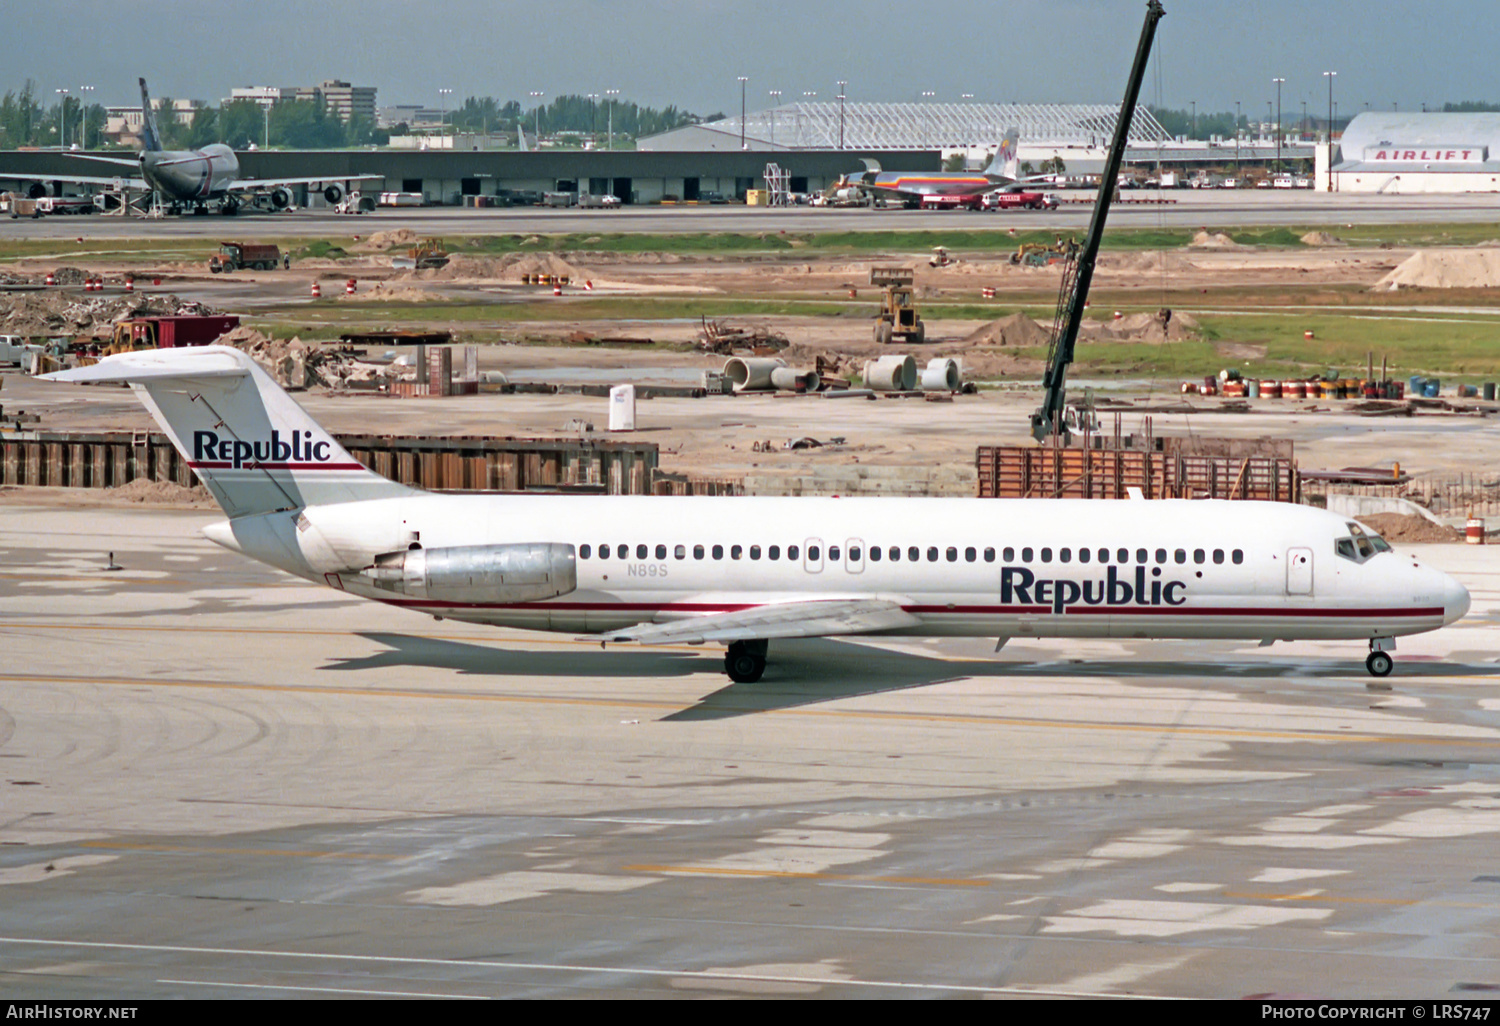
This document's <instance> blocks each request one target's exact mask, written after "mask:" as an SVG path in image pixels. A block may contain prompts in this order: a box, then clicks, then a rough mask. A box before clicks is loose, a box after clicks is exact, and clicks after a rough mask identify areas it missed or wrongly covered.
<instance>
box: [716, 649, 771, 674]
mask: <svg viewBox="0 0 1500 1026" xmlns="http://www.w3.org/2000/svg"><path fill="white" fill-rule="evenodd" d="M768 647H769V644H768V643H767V642H765V641H733V642H730V644H729V648H728V649H727V650H726V651H725V652H724V672H725V673H727V674H728V675H729V679H730V680H732V681H734V682H735V683H736V684H754V683H755V682H756V681H758V680H760V677H761V674H763V673H765V672H766V649H767V648H768Z"/></svg>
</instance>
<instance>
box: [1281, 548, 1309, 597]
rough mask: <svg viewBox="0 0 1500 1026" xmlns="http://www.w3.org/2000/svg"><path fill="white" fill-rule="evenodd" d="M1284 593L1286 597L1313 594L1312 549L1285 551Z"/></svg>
mask: <svg viewBox="0 0 1500 1026" xmlns="http://www.w3.org/2000/svg"><path fill="white" fill-rule="evenodd" d="M1286 593H1287V594H1288V595H1311V594H1312V593H1313V552H1312V549H1287V550H1286Z"/></svg>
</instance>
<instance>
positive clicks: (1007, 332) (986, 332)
mask: <svg viewBox="0 0 1500 1026" xmlns="http://www.w3.org/2000/svg"><path fill="white" fill-rule="evenodd" d="M1050 334H1051V333H1050V331H1049V330H1048V329H1047V328H1046V327H1044V326H1043V325H1041V324H1039V323H1037V322H1036V321H1035V320H1033V319H1032V318H1030V317H1027V316H1026V315H1025V314H1023V313H1016V314H1011V315H1010V316H1009V317H1002V318H1001V319H1000V320H998V321H991V322H990V323H988V324H986V325H984V326H983V327H981V328H980V329H979V330H977V331H974V332H972V333H970V334H969V335H967V336H966V337H965V338H964V339H963V340H962V341H961V342H960V345H962V346H964V347H966V348H968V347H972V346H1017V347H1022V348H1029V347H1031V346H1044V345H1046V344H1047V339H1048V337H1049V336H1050Z"/></svg>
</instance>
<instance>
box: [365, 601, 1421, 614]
mask: <svg viewBox="0 0 1500 1026" xmlns="http://www.w3.org/2000/svg"><path fill="white" fill-rule="evenodd" d="M375 597H376V598H379V599H380V601H382V602H386V603H389V604H390V605H395V606H420V607H422V608H424V609H426V608H433V609H516V610H534V611H536V612H546V611H547V610H568V611H582V612H590V611H595V612H612V611H618V612H632V613H657V612H670V613H735V612H739V611H740V610H744V609H757V608H760V607H762V606H764V607H765V608H768V609H771V608H775V606H776V605H779V604H780V603H761V602H746V603H743V604H714V603H698V602H667V603H659V602H448V601H441V600H438V599H415V598H385V597H383V596H375ZM806 601H809V602H815V601H819V600H817V599H808V600H806ZM826 601H830V602H832V601H842V600H834V599H828V600H826ZM901 608H902V609H903V610H905V611H906V612H908V613H936V614H940V615H941V614H954V615H958V614H965V615H968V614H974V613H982V614H990V615H993V614H1004V613H1011V614H1018V615H1023V616H1029V615H1041V614H1050V613H1051V612H1052V607H1051V606H951V607H950V606H902V607H901ZM1065 612H1067V613H1096V614H1097V613H1103V614H1114V615H1118V616H1137V615H1145V616H1245V617H1255V616H1287V617H1299V616H1316V617H1325V618H1326V617H1332V618H1338V617H1358V618H1361V619H1368V618H1375V619H1384V618H1399V619H1406V618H1408V617H1426V616H1436V617H1441V616H1442V615H1443V610H1442V609H1441V608H1440V607H1430V608H1419V609H1237V608H1235V607H1233V606H1202V607H1198V608H1193V607H1190V606H1159V607H1156V606H1097V607H1084V608H1079V607H1076V606H1070V607H1068V608H1067V609H1066V610H1065Z"/></svg>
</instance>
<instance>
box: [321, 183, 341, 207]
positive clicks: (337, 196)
mask: <svg viewBox="0 0 1500 1026" xmlns="http://www.w3.org/2000/svg"><path fill="white" fill-rule="evenodd" d="M323 198H324V199H326V200H327V201H328V202H329V203H330V204H333V203H338V202H339V201H340V200H342V199H343V198H344V187H343V186H342V185H330V186H328V187H327V188H326V189H324V190H323Z"/></svg>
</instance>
